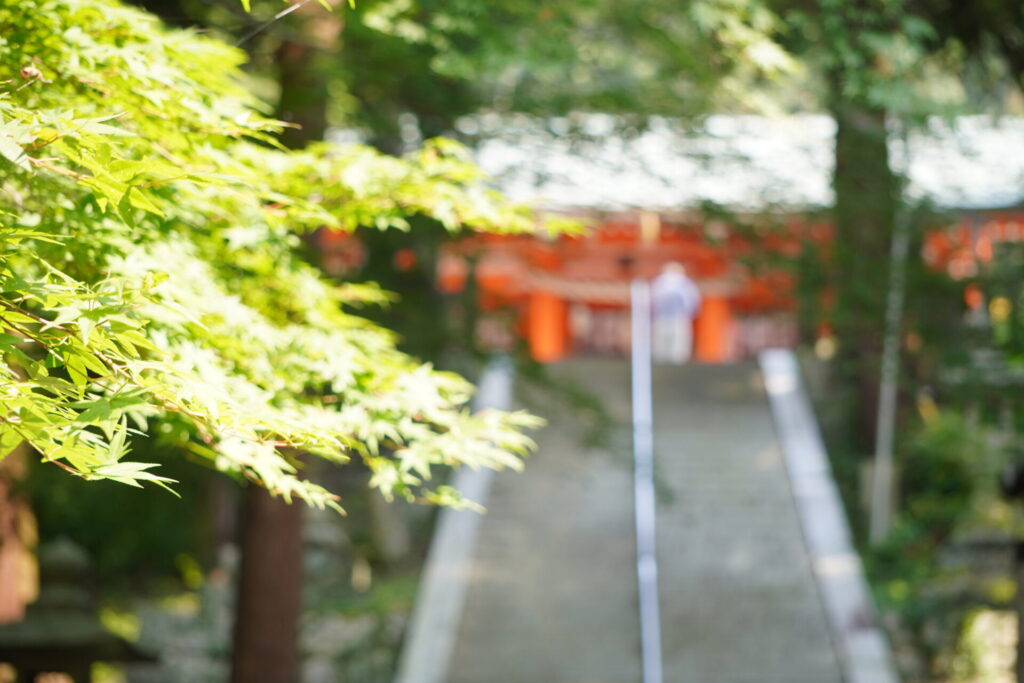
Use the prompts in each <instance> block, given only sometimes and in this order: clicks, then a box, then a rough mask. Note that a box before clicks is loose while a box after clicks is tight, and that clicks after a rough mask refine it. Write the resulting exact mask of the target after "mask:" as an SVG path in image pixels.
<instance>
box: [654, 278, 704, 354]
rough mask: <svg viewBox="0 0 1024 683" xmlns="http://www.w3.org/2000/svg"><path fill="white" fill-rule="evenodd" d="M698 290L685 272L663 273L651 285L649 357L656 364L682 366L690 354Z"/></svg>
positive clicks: (697, 308) (698, 297)
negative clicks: (651, 313) (652, 321)
mask: <svg viewBox="0 0 1024 683" xmlns="http://www.w3.org/2000/svg"><path fill="white" fill-rule="evenodd" d="M700 303H701V301H700V290H698V289H697V285H696V284H695V283H694V282H693V280H691V279H690V278H688V277H686V274H685V273H681V272H673V271H665V272H663V273H662V274H661V275H659V276H658V277H656V278H654V280H653V281H652V282H651V308H652V311H653V314H654V329H653V335H652V339H651V355H652V356H653V358H654V362H656V363H674V364H676V365H681V364H683V363H685V362H686V361H688V360H690V356H691V355H692V353H693V318H694V317H695V316H696V315H697V311H698V310H699V309H700Z"/></svg>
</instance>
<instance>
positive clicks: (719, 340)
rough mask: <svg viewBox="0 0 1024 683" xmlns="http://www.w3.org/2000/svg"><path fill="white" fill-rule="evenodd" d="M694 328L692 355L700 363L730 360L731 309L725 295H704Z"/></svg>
mask: <svg viewBox="0 0 1024 683" xmlns="http://www.w3.org/2000/svg"><path fill="white" fill-rule="evenodd" d="M695 322H696V325H695V328H696V329H695V330H694V335H695V339H694V342H695V344H694V357H695V358H696V359H697V360H699V361H700V362H702V363H726V362H728V361H730V360H731V353H730V350H731V347H732V344H731V342H732V311H731V310H730V309H729V301H728V300H727V299H726V298H725V297H721V296H710V297H705V299H704V302H703V303H702V304H701V306H700V313H699V314H698V315H697V320H696V321H695Z"/></svg>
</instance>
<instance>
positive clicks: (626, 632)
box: [447, 360, 840, 683]
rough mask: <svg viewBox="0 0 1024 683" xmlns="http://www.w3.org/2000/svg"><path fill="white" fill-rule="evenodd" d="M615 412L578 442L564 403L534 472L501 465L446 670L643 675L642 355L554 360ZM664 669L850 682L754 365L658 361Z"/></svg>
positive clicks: (611, 677)
mask: <svg viewBox="0 0 1024 683" xmlns="http://www.w3.org/2000/svg"><path fill="white" fill-rule="evenodd" d="M553 371H554V372H555V373H556V374H558V375H561V376H563V377H569V378H573V379H575V380H576V381H578V382H580V383H581V384H583V385H584V386H586V387H587V388H589V390H590V391H592V392H594V393H595V394H598V395H599V396H601V398H602V400H603V402H604V403H605V405H606V408H607V409H608V410H609V412H610V414H611V416H612V418H613V419H614V421H615V423H614V424H613V425H612V426H611V427H610V429H609V430H608V435H607V438H606V439H605V440H604V442H603V443H602V445H601V447H599V448H586V447H583V446H582V445H581V444H580V441H579V436H580V435H579V432H578V429H577V428H576V426H575V425H574V420H573V418H572V415H571V414H570V413H569V412H568V411H564V412H563V413H562V414H560V415H559V414H554V415H552V414H551V413H550V412H549V413H548V416H549V418H551V423H552V424H551V425H550V426H549V427H548V428H547V429H546V430H545V431H544V432H543V433H541V435H540V439H539V440H540V444H541V448H540V451H539V452H538V454H537V455H536V456H534V458H533V459H531V461H530V462H529V463H528V465H527V468H526V471H525V472H524V473H522V474H513V473H509V474H501V475H499V476H498V477H497V478H496V479H495V481H494V484H493V488H492V492H491V497H490V499H489V500H488V503H487V507H488V510H489V512H488V514H487V515H486V516H485V517H484V519H483V521H482V525H481V527H480V536H479V540H478V543H477V545H476V549H475V551H474V557H473V562H472V570H471V574H470V579H469V585H468V591H467V595H466V604H465V609H464V612H463V615H462V619H461V623H460V626H459V631H458V636H457V639H456V645H455V648H454V653H453V656H452V659H451V662H450V667H449V671H448V678H447V680H448V681H449V682H450V683H560V682H564V683H620V682H621V683H626V682H629V683H634V682H637V681H639V680H640V657H639V652H640V648H639V625H638V620H637V614H636V612H637V607H636V578H635V576H636V575H635V565H634V540H633V539H634V528H633V507H632V506H633V492H632V469H631V450H630V442H629V431H628V427H627V420H628V410H629V395H628V393H629V369H628V366H627V364H626V363H624V362H621V361H611V360H581V361H574V362H572V363H567V364H564V365H562V366H557V367H555V368H553ZM654 378H655V388H654V391H655V415H654V430H655V443H656V449H655V457H656V474H657V486H658V491H659V499H660V502H659V510H658V515H659V517H658V524H659V526H658V561H659V571H660V590H661V610H662V628H663V635H662V639H663V652H664V663H665V681H666V683H691V682H692V683H748V682H749V683H833V682H835V683H838V682H839V681H840V676H839V673H838V665H837V660H836V656H835V652H834V648H833V646H832V643H831V641H830V639H829V635H828V634H829V631H828V627H827V624H826V621H825V616H824V612H823V609H822V605H821V600H820V597H819V595H818V593H817V589H816V586H815V583H814V580H813V578H812V575H811V572H810V569H809V565H808V560H807V553H806V551H805V548H804V543H803V539H802V536H801V531H800V526H799V521H798V518H797V514H796V510H795V507H794V503H793V497H792V493H791V491H790V489H789V484H788V480H787V477H786V473H785V466H784V463H783V460H782V457H781V455H780V452H779V447H778V444H777V442H776V438H775V433H774V428H773V425H772V420H771V415H770V413H769V408H768V404H767V401H766V400H765V396H764V390H763V388H762V387H761V383H760V375H759V373H758V372H757V371H756V369H755V367H754V366H753V365H743V366H729V367H724V366H687V367H685V368H665V367H656V368H655V372H654Z"/></svg>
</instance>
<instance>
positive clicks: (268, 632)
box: [231, 485, 303, 683]
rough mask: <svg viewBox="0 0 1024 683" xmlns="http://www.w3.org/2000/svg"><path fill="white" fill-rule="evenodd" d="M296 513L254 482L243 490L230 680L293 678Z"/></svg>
mask: <svg viewBox="0 0 1024 683" xmlns="http://www.w3.org/2000/svg"><path fill="white" fill-rule="evenodd" d="M302 513H303V508H302V506H301V504H299V503H294V504H291V505H289V504H288V503H285V502H284V501H283V500H281V499H279V498H272V497H271V496H270V494H269V493H267V492H266V491H265V490H263V489H262V488H260V487H258V486H255V485H253V486H249V488H248V490H247V491H246V495H245V507H244V528H243V529H242V564H241V569H240V571H239V577H238V606H237V608H236V610H235V632H234V650H233V653H232V660H231V682H232V683H295V681H298V680H299V671H300V668H301V662H300V657H299V648H298V636H299V633H298V631H299V616H300V613H301V610H302V580H303V571H302Z"/></svg>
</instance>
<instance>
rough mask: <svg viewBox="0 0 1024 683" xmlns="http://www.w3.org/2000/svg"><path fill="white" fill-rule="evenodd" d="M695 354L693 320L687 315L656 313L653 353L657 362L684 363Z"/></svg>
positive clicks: (652, 344) (652, 340)
mask: <svg viewBox="0 0 1024 683" xmlns="http://www.w3.org/2000/svg"><path fill="white" fill-rule="evenodd" d="M692 354H693V321H692V320H690V319H689V318H688V317H686V316H678V315H655V316H654V335H653V338H652V339H651V355H652V357H653V359H654V362H655V363H673V364H675V365H682V364H683V363H685V362H686V361H688V360H690V356H691V355H692Z"/></svg>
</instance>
